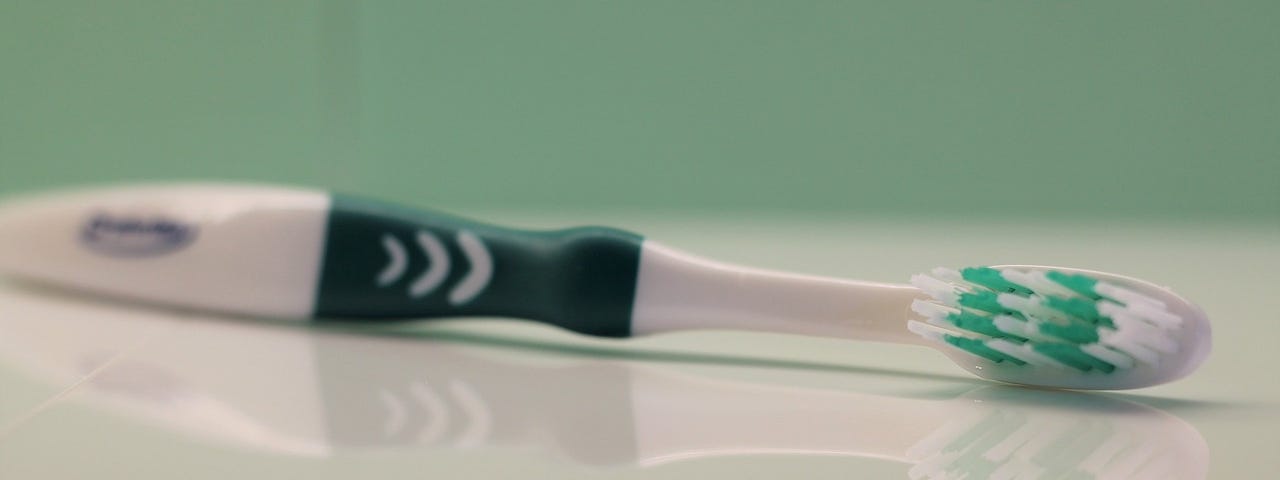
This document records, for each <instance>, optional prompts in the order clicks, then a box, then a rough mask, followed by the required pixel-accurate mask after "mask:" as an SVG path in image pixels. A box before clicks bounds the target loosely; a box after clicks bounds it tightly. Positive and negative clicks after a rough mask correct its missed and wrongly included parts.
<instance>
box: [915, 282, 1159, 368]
mask: <svg viewBox="0 0 1280 480" xmlns="http://www.w3.org/2000/svg"><path fill="white" fill-rule="evenodd" d="M911 283H912V284H913V285H915V286H916V287H918V288H920V289H921V290H922V291H924V292H925V293H926V294H928V295H929V296H930V297H932V299H931V300H929V301H925V300H917V301H915V302H914V303H913V304H912V306H911V308H912V310H913V311H915V312H916V313H917V314H919V315H920V316H921V317H923V318H924V319H925V322H927V324H925V323H922V322H918V321H915V320H912V321H911V322H910V323H909V324H908V328H909V329H910V330H911V331H912V332H914V333H916V334H917V335H920V336H922V337H924V338H927V339H930V340H932V341H934V342H938V343H941V344H946V345H950V346H951V347H954V348H958V349H960V350H963V351H965V352H968V353H970V354H973V355H977V356H979V357H982V358H984V359H987V360H989V361H992V362H995V363H1001V364H1012V365H1031V366H1035V367H1049V368H1065V369H1072V370H1076V371H1080V372H1101V373H1112V372H1114V371H1116V370H1117V369H1130V368H1133V367H1134V366H1136V365H1142V364H1145V365H1150V366H1156V365H1157V364H1158V363H1159V362H1160V357H1161V356H1162V355H1171V354H1174V353H1177V350H1178V343H1177V341H1176V340H1175V338H1174V335H1175V334H1176V332H1177V330H1178V328H1180V327H1181V326H1182V319H1181V318H1180V317H1178V316H1177V315H1175V314H1173V313H1171V312H1169V311H1168V310H1167V308H1166V305H1165V304H1164V303H1163V302H1161V301H1160V300H1158V299H1155V298H1151V297H1149V296H1147V295H1143V294H1141V293H1138V292H1135V291H1132V290H1129V289H1126V288H1124V287H1121V286H1118V285H1113V284H1110V283H1107V282H1104V281H1100V280H1098V279H1096V278H1092V277H1089V276H1087V275H1081V274H1075V273H1066V272H1059V271H1055V270H1019V269H1014V268H1000V269H996V268H990V267H972V268H965V269H961V270H958V271H957V270H949V269H943V268H939V269H935V270H934V271H932V272H930V273H929V274H928V275H916V276H914V277H912V279H911Z"/></svg>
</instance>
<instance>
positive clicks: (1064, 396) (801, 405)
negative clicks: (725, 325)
mask: <svg viewBox="0 0 1280 480" xmlns="http://www.w3.org/2000/svg"><path fill="white" fill-rule="evenodd" d="M190 320H192V318H190V316H188V315H182V316H176V315H173V314H171V313H167V312H164V311H157V310H149V309H141V308H135V307H130V306H127V305H114V304H111V303H106V302H97V301H92V300H85V299H79V298H68V296H67V295H65V294H61V293H57V292H50V291H40V290H36V289H27V288H20V287H16V286H7V285H4V284H0V368H16V369H18V370H20V371H21V370H25V371H28V372H31V373H34V374H35V375H36V376H37V377H39V378H40V379H42V380H52V381H54V383H57V384H61V385H66V384H71V383H73V382H77V381H79V386H78V388H76V389H75V391H74V392H72V393H70V394H69V395H67V397H66V400H67V401H71V402H78V403H83V404H88V405H90V406H93V407H95V408H98V409H102V410H105V411H108V412H111V413H114V414H116V415H117V416H119V417H122V418H126V419H130V420H134V421H137V422H140V423H149V424H152V425H154V427H155V428H156V429H158V430H160V429H163V430H168V431H172V432H176V433H182V434H188V435H190V436H193V437H195V438H197V439H199V440H201V441H200V442H195V443H194V446H196V447H197V448H198V447H199V446H201V445H202V444H204V443H211V442H217V443H220V444H224V445H227V446H236V447H241V448H251V449H255V450H264V451H268V452H273V453H290V454H295V455H328V454H338V455H344V456H350V454H352V453H358V452H375V451H378V452H386V451H392V452H394V451H404V450H405V449H408V448H414V449H419V448H423V449H433V450H440V449H473V450H474V449H481V450H482V451H483V452H484V453H485V454H486V456H490V455H493V454H498V455H500V454H501V451H500V449H502V448H510V447H536V450H537V451H539V452H540V453H545V454H548V455H553V456H556V457H562V458H566V459H571V460H573V461H576V462H579V463H586V464H592V465H610V466H631V465H640V466H644V467H654V466H660V465H665V464H667V463H673V462H678V461H680V460H683V459H703V460H705V459H709V458H716V457H731V456H743V455H749V456H757V457H758V456H760V455H766V454H785V455H792V456H832V455H838V456H843V457H870V458H881V459H890V460H894V461H899V462H905V463H909V464H911V467H910V473H909V476H910V478H937V479H955V478H1073V479H1090V478H1099V479H1114V478H1124V479H1160V480H1169V479H1184V478H1185V479H1203V478H1205V477H1206V474H1207V471H1206V470H1207V466H1208V461H1209V451H1208V446H1207V445H1206V444H1205V442H1204V439H1203V438H1202V437H1201V435H1200V434H1199V432H1197V431H1196V429H1195V427H1193V426H1192V425H1190V424H1188V423H1186V422H1184V421H1182V420H1181V419H1179V418H1177V417H1175V416H1173V415H1170V414H1168V413H1165V412H1161V411H1159V410H1156V409H1154V408H1149V407H1146V406H1143V405H1139V404H1136V403H1131V402H1128V401H1124V400H1120V399H1117V398H1110V397H1106V396H1101V395H1093V394H1085V393H1069V392H1048V391H1043V390H1037V389H1025V388H1010V387H1004V386H985V387H981V388H977V389H973V388H972V387H970V388H969V389H968V391H966V392H964V393H960V394H958V395H957V394H951V393H946V394H942V393H939V394H934V395H928V396H927V398H910V397H902V396H887V395H872V394H869V393H861V392H856V391H849V390H847V389H843V388H816V387H812V386H806V387H800V386H795V385H786V383H787V380H786V378H785V377H783V378H774V381H776V382H780V383H773V382H769V381H761V379H760V378H759V377H760V376H766V377H767V376H768V375H767V374H763V372H761V371H759V370H753V369H751V368H749V367H731V370H733V371H734V372H735V374H734V376H735V377H737V379H734V380H729V379H723V378H712V377H709V376H707V375H706V374H705V373H707V372H706V371H705V369H704V370H703V374H693V373H692V372H689V371H684V370H683V369H682V367H681V366H680V365H679V364H673V363H672V362H666V363H667V365H658V364H656V363H653V362H637V361H629V360H626V359H625V357H626V355H625V354H624V355H622V356H609V358H599V357H591V356H580V355H572V354H566V353H567V352H548V351H546V350H545V349H543V348H539V347H535V348H532V349H530V348H519V347H517V348H494V346H493V345H492V344H491V343H489V342H495V341H496V342H499V343H501V342H503V340H502V338H501V337H497V338H494V337H489V336H486V335H484V334H483V333H477V332H475V331H471V330H464V331H451V330H450V329H448V328H445V329H432V330H429V331H426V332H422V331H418V332H416V333H418V334H421V335H420V336H419V335H415V338H404V337H402V336H400V335H401V334H403V333H405V332H402V331H397V330H393V331H391V332H387V331H385V330H381V329H373V330H375V331H379V330H380V331H381V332H382V333H384V334H385V333H391V335H390V336H385V335H384V336H373V335H350V334H338V333H336V332H332V331H327V330H321V329H293V328H271V327H270V326H264V325H260V324H256V323H252V322H212V321H210V322H193V321H190ZM351 330H356V331H362V330H363V329H351ZM363 331H365V333H368V331H367V330H363ZM68 333H72V334H68ZM138 338H150V339H152V341H149V342H146V343H145V344H143V345H137V346H134V347H131V348H125V347H124V345H130V344H134V343H136V342H137V339H138ZM517 343H518V342H517ZM113 346H115V348H112V347H113ZM544 347H545V346H544ZM264 358H270V359H272V360H271V361H270V362H263V361H262V359H264ZM677 358H678V357H677ZM677 358H669V359H668V360H676V359H677ZM702 358H703V359H704V360H706V359H709V358H715V357H713V356H702ZM106 359H112V361H110V364H109V365H108V364H105V363H104V362H105V361H106ZM723 360H724V364H722V365H721V368H725V367H730V366H731V365H732V364H733V360H732V359H723ZM703 367H705V364H704V366H703ZM744 369H745V370H744ZM742 373H751V374H750V375H746V377H745V378H752V379H753V380H744V379H743V378H744V376H743V375H742ZM81 379H83V381H80V380H81ZM854 383H855V384H857V385H861V386H863V387H866V386H868V385H869V384H868V383H864V382H854ZM874 383H875V382H870V384H874ZM263 385H271V388H263ZM2 429H3V427H0V430H2ZM105 432H108V433H103V432H97V431H94V429H91V428H90V429H87V431H86V432H85V434H84V435H81V436H79V437H77V441H78V442H77V443H78V444H79V445H89V446H93V445H96V444H97V441H98V439H97V438H95V437H94V435H99V436H102V435H118V434H119V432H117V431H115V430H106V431H105ZM0 435H2V432H0ZM144 436H145V437H149V438H162V439H164V440H163V441H165V442H171V441H172V440H171V437H157V436H156V435H153V434H148V435H144ZM125 440H129V439H125ZM124 443H126V444H128V445H131V446H132V447H133V448H132V449H131V450H134V451H137V450H146V449H147V445H146V443H145V440H143V441H134V440H129V441H126V442H124ZM178 443H183V442H178ZM521 450H522V451H527V450H528V449H527V448H521ZM117 453H120V452H117ZM125 455H126V456H127V454H125ZM112 459H113V460H116V459H117V458H116V457H112ZM173 465H174V466H176V467H178V468H181V467H182V465H181V464H173ZM423 473H424V474H426V475H424V476H430V475H429V473H430V472H423ZM277 476H279V475H277ZM286 476H287V475H286ZM596 476H601V475H596ZM809 476H811V477H812V476H821V475H809ZM863 476H866V475H863Z"/></svg>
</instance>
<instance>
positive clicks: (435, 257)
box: [409, 232, 449, 297]
mask: <svg viewBox="0 0 1280 480" xmlns="http://www.w3.org/2000/svg"><path fill="white" fill-rule="evenodd" d="M418 246H419V247H422V251H423V252H424V253H426V254H427V260H428V261H429V262H431V263H430V264H429V265H428V266H427V271H425V272H422V275H421V276H419V277H418V279H417V280H414V281H413V284H412V285H409V296H411V297H421V296H423V295H426V294H428V293H431V291H432V290H435V289H436V287H439V286H440V283H441V282H443V281H444V277H446V276H448V275H449V252H448V251H446V250H445V249H444V244H443V243H440V239H439V238H436V236H435V235H432V234H431V233H430V232H418Z"/></svg>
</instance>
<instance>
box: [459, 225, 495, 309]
mask: <svg viewBox="0 0 1280 480" xmlns="http://www.w3.org/2000/svg"><path fill="white" fill-rule="evenodd" d="M457 241H458V245H459V246H461V247H462V253H463V254H465V255H466V256H467V261H468V262H471V271H469V272H467V276H465V277H462V281H461V282H458V285H457V286H455V287H453V290H451V291H449V303H451V304H453V305H461V304H464V303H467V302H469V301H471V299H473V298H475V297H476V295H479V294H480V292H482V291H484V287H487V286H489V279H490V278H492V277H493V257H490V256H489V250H488V249H486V248H485V247H484V242H481V241H480V237H477V236H476V234H474V233H471V232H468V231H466V230H463V231H460V232H458V237H457Z"/></svg>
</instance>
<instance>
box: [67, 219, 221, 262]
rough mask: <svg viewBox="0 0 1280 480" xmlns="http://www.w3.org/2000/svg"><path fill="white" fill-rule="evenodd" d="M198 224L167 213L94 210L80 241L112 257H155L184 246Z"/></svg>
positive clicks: (191, 239) (192, 238)
mask: <svg viewBox="0 0 1280 480" xmlns="http://www.w3.org/2000/svg"><path fill="white" fill-rule="evenodd" d="M195 238H196V227H195V226H194V225H190V224H186V223H182V222H179V221H176V220H171V219H168V218H164V217H157V216H150V217H143V216H127V215H110V214H106V213H98V214H94V215H93V216H92V217H90V218H89V220H88V221H87V222H85V224H84V227H83V228H82V229H81V230H80V243H81V244H82V245H84V246H85V247H86V248H88V249H89V250H92V251H94V252H97V253H100V254H103V255H109V256H112V257H153V256H157V255H164V254H167V253H173V252H175V251H178V250H181V249H182V248H183V247H186V246H187V245H190V244H191V242H192V241H194V240H195Z"/></svg>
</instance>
